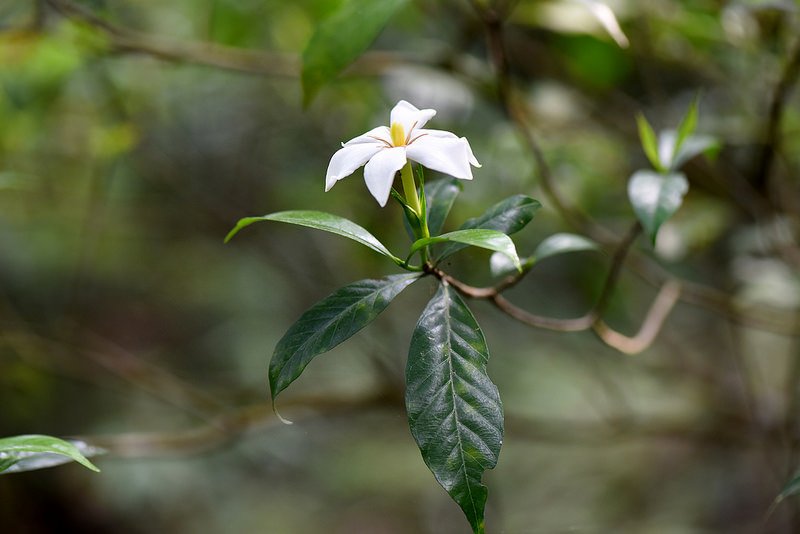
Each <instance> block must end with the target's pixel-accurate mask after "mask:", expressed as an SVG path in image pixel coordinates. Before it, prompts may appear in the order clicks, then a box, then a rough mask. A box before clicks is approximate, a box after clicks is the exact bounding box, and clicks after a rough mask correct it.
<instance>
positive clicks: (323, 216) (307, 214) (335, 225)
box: [225, 210, 402, 265]
mask: <svg viewBox="0 0 800 534" xmlns="http://www.w3.org/2000/svg"><path fill="white" fill-rule="evenodd" d="M259 221H277V222H284V223H289V224H296V225H298V226H307V227H308V228H316V229H317V230H323V231H325V232H331V233H332V234H337V235H340V236H343V237H346V238H348V239H352V240H353V241H357V242H359V243H361V244H362V245H364V246H366V247H369V248H371V249H372V250H374V251H375V252H379V253H380V254H383V255H384V256H386V257H388V258H391V259H392V261H394V262H395V263H397V264H398V265H401V264H402V260H400V259H399V258H397V257H396V256H395V255H394V254H392V253H391V252H389V249H387V248H386V247H385V246H384V245H383V243H381V242H380V241H378V239H377V238H376V237H375V236H374V235H372V234H370V233H369V232H368V231H366V230H365V229H364V228H362V227H361V226H359V225H357V224H356V223H354V222H352V221H349V220H347V219H345V218H343V217H339V216H337V215H332V214H330V213H325V212H322V211H309V210H294V211H279V212H277V213H270V214H269V215H264V216H262V217H245V218H244V219H241V220H239V222H238V223H236V226H235V227H234V228H233V230H231V231H230V232H229V233H228V235H227V236H226V237H225V242H226V243H227V242H228V241H230V240H231V239H232V238H233V236H235V235H236V234H237V233H238V232H239V231H240V230H241V229H242V228H245V227H246V226H250V225H251V224H253V223H255V222H259Z"/></svg>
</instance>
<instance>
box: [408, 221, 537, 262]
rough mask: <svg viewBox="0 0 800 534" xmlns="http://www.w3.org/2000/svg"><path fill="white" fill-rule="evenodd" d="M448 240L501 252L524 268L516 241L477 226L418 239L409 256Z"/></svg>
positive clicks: (500, 233)
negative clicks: (472, 228)
mask: <svg viewBox="0 0 800 534" xmlns="http://www.w3.org/2000/svg"><path fill="white" fill-rule="evenodd" d="M447 242H455V243H459V244H462V245H466V246H473V247H479V248H485V249H487V250H493V251H495V252H501V253H503V254H505V255H506V256H508V257H509V258H510V259H511V261H512V262H513V263H514V266H515V267H516V268H517V269H518V270H522V266H521V265H520V262H519V256H517V249H516V247H515V246H514V242H513V241H511V238H510V237H508V236H507V235H506V234H504V233H502V232H498V231H497V230H484V229H482V228H476V229H474V230H456V231H455V232H449V233H446V234H442V235H440V236H435V237H426V238H424V239H418V240H416V241H415V242H414V243H413V244H412V245H411V250H410V251H409V253H408V254H409V257H411V256H412V255H413V254H414V253H415V252H417V251H418V250H419V249H421V248H422V247H427V246H430V245H435V244H437V243H447Z"/></svg>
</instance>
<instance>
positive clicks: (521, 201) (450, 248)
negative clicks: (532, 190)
mask: <svg viewBox="0 0 800 534" xmlns="http://www.w3.org/2000/svg"><path fill="white" fill-rule="evenodd" d="M541 207H542V205H541V204H540V203H539V201H538V200H534V199H532V198H530V197H527V196H525V195H514V196H512V197H509V198H507V199H505V200H503V201H501V202H498V203H497V204H495V205H494V206H492V207H491V208H489V209H488V210H487V211H486V212H485V213H484V214H483V215H481V216H480V217H475V218H474V219H469V220H467V221H466V222H465V223H464V224H462V225H461V228H460V230H471V229H475V228H482V229H486V230H496V231H498V232H502V233H504V234H506V235H511V234H514V233H516V232H519V231H520V230H522V229H523V228H525V226H526V225H527V224H528V223H529V222H531V220H533V217H534V215H536V212H537V211H539V208H541ZM465 246H466V245H464V244H460V243H451V244H449V245H447V246H445V247H444V248H443V249H442V251H441V253H440V254H439V255H438V258H439V259H440V260H442V259H444V258H446V257H447V256H450V255H451V254H453V253H455V252H457V251H459V250H461V249H462V248H464V247H465ZM500 252H502V251H500Z"/></svg>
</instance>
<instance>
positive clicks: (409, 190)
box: [400, 161, 422, 218]
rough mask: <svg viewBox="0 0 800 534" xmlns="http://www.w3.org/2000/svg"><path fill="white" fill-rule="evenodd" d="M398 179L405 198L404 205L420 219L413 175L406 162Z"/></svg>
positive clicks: (419, 208)
mask: <svg viewBox="0 0 800 534" xmlns="http://www.w3.org/2000/svg"><path fill="white" fill-rule="evenodd" d="M400 178H401V179H402V181H403V194H404V195H405V196H406V203H407V204H408V206H409V207H410V208H411V209H412V210H414V213H416V214H417V216H418V217H420V218H421V217H422V208H421V207H420V205H419V197H418V196H417V186H416V184H415V183H414V173H413V172H412V171H411V162H410V161H407V162H406V164H405V166H404V167H403V168H402V170H401V171H400Z"/></svg>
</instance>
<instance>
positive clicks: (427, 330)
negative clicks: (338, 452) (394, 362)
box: [406, 285, 503, 532]
mask: <svg viewBox="0 0 800 534" xmlns="http://www.w3.org/2000/svg"><path fill="white" fill-rule="evenodd" d="M488 360H489V351H488V349H487V347H486V340H485V339H484V337H483V333H482V332H481V329H480V327H479V326H478V323H477V322H476V321H475V317H473V316H472V313H471V312H470V311H469V308H467V306H466V305H465V304H464V302H463V301H462V300H461V298H460V297H459V296H458V295H457V294H456V293H455V292H454V291H453V290H452V289H451V288H450V287H449V286H447V285H442V286H440V287H439V290H438V291H437V292H436V295H434V297H433V298H432V299H431V300H430V302H429V303H428V305H427V307H426V308H425V310H424V311H423V312H422V315H421V316H420V318H419V322H418V323H417V326H416V328H415V330H414V334H413V336H412V338H411V348H410V350H409V353H408V364H407V366H406V411H407V412H408V422H409V426H410V427H411V433H412V434H413V436H414V439H415V440H416V442H417V445H418V446H419V449H420V451H421V452H422V458H423V459H424V460H425V463H426V464H427V465H428V468H429V469H430V470H431V471H432V472H433V474H434V476H435V477H436V480H438V481H439V483H440V484H441V485H442V487H444V489H445V490H447V493H449V494H450V496H451V497H452V498H453V500H454V501H455V502H456V503H457V504H458V505H459V506H460V507H461V509H462V510H463V511H464V514H465V515H466V516H467V519H468V520H469V522H470V525H472V529H473V531H474V532H484V520H483V514H484V507H485V505H486V497H487V493H488V491H487V489H486V486H484V485H483V484H482V483H481V478H482V476H483V472H484V471H485V470H486V469H492V468H494V466H495V465H497V458H498V456H499V454H500V446H501V445H502V443H503V407H502V404H501V402H500V395H499V394H498V392H497V387H496V386H495V385H494V384H493V383H492V381H491V380H490V379H489V376H488V375H487V374H486V364H487V362H488Z"/></svg>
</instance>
